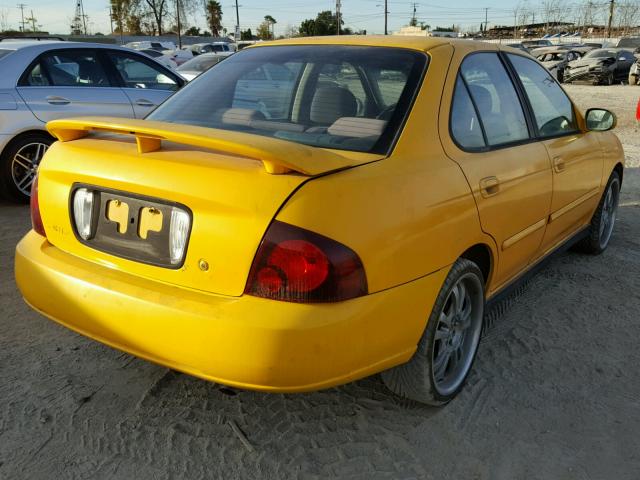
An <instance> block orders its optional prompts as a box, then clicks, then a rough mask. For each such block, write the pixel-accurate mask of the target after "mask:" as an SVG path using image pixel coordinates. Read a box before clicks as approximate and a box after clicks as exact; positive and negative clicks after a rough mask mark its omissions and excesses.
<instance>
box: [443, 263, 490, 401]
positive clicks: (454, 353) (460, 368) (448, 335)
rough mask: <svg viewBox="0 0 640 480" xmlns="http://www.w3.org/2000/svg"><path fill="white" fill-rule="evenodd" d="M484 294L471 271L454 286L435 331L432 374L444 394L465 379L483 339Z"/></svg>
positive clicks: (447, 393)
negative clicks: (481, 335)
mask: <svg viewBox="0 0 640 480" xmlns="http://www.w3.org/2000/svg"><path fill="white" fill-rule="evenodd" d="M483 301H484V299H483V294H482V285H481V283H480V279H479V278H478V277H477V276H476V275H473V274H467V275H464V276H462V277H460V279H458V281H457V282H456V283H455V284H454V285H453V287H452V288H451V290H450V292H449V295H448V297H447V300H446V301H445V303H444V307H443V309H442V311H441V312H440V317H439V319H438V324H437V326H436V330H435V336H434V345H433V357H432V375H433V380H434V385H435V387H436V389H437V390H438V393H439V394H440V395H443V396H446V395H450V394H451V393H452V392H454V391H455V390H456V389H457V388H458V387H459V386H460V384H461V383H462V382H463V381H464V379H465V377H466V376H467V373H468V371H469V369H470V368H471V364H472V363H473V358H474V356H475V353H476V350H477V348H478V343H479V341H480V332H481V330H482V313H483V308H482V305H483Z"/></svg>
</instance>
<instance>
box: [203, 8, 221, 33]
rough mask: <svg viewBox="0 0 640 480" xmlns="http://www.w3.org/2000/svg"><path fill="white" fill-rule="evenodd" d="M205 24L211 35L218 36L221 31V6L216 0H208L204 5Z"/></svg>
mask: <svg viewBox="0 0 640 480" xmlns="http://www.w3.org/2000/svg"><path fill="white" fill-rule="evenodd" d="M206 10H207V12H206V13H207V26H208V27H209V30H210V31H211V35H213V36H214V37H219V36H220V32H221V31H222V6H221V5H220V2H218V1H216V0H209V1H208V2H207V5H206Z"/></svg>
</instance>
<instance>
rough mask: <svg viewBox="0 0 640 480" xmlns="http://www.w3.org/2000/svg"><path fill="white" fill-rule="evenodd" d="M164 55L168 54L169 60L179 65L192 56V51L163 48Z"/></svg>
mask: <svg viewBox="0 0 640 480" xmlns="http://www.w3.org/2000/svg"><path fill="white" fill-rule="evenodd" d="M163 53H164V54H165V55H168V56H169V57H170V58H171V60H173V61H174V62H176V65H178V66H180V65H182V64H183V63H185V62H188V61H189V60H191V59H192V58H193V56H194V55H193V52H192V51H191V50H189V49H186V48H184V47H183V48H182V49H177V50H165V51H164V52H163Z"/></svg>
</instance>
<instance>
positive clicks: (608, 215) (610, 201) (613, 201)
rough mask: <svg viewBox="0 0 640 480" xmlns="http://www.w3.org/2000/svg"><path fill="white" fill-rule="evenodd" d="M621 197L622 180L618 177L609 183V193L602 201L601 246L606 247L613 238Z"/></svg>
mask: <svg viewBox="0 0 640 480" xmlns="http://www.w3.org/2000/svg"><path fill="white" fill-rule="evenodd" d="M619 197H620V182H619V181H618V179H617V178H614V179H613V181H612V182H611V183H610V184H609V188H607V193H606V195H605V197H604V202H603V203H602V214H601V215H600V226H599V237H598V238H599V241H600V248H603V249H604V248H605V247H606V246H607V244H608V243H609V240H610V239H611V234H612V233H613V226H614V224H615V223H616V212H617V210H618V199H619Z"/></svg>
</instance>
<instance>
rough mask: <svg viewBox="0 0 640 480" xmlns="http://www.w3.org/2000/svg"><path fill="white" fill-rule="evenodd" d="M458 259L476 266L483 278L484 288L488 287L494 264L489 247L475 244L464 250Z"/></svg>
mask: <svg viewBox="0 0 640 480" xmlns="http://www.w3.org/2000/svg"><path fill="white" fill-rule="evenodd" d="M460 257H461V258H466V259H467V260H470V261H472V262H473V263H475V264H476V265H477V266H478V268H479V269H480V271H481V272H482V275H483V277H484V284H485V287H486V286H488V285H489V281H490V280H491V275H492V273H493V266H494V264H495V262H494V258H493V252H492V251H491V248H490V247H489V245H487V244H486V243H476V244H475V245H473V246H472V247H469V248H468V249H467V250H465V251H464V253H463V254H462V255H460Z"/></svg>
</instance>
